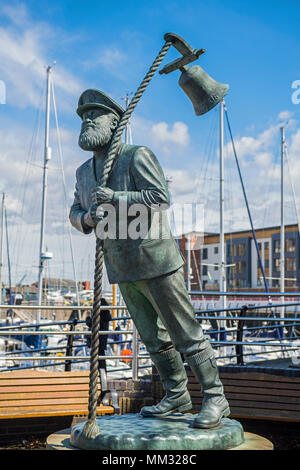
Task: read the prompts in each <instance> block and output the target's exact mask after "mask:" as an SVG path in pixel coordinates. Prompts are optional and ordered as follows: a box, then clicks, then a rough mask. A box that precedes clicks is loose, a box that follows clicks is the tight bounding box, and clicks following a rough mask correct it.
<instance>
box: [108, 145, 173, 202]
mask: <svg viewBox="0 0 300 470" xmlns="http://www.w3.org/2000/svg"><path fill="white" fill-rule="evenodd" d="M130 173H131V176H132V178H133V181H134V184H135V188H136V191H116V192H115V193H114V201H115V202H118V201H119V199H120V198H121V197H122V198H125V199H126V201H127V204H128V206H131V205H132V204H144V205H146V206H147V207H149V208H153V207H155V208H156V209H157V210H159V209H160V208H161V209H167V208H168V207H169V206H170V195H169V190H168V186H167V182H166V179H165V177H164V173H163V170H162V168H161V166H160V164H159V162H158V160H157V158H156V157H155V155H154V154H153V152H151V150H150V149H148V148H147V147H139V148H138V149H137V150H136V151H135V153H134V155H133V157H132V160H131V164H130Z"/></svg>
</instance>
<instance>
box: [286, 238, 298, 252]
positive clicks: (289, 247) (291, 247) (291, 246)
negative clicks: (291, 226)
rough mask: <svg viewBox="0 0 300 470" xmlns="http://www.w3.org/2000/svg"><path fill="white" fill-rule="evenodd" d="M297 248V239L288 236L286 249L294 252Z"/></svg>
mask: <svg viewBox="0 0 300 470" xmlns="http://www.w3.org/2000/svg"><path fill="white" fill-rule="evenodd" d="M295 250H296V240H295V239H294V238H288V239H287V240H286V251H288V252H293V251H295Z"/></svg>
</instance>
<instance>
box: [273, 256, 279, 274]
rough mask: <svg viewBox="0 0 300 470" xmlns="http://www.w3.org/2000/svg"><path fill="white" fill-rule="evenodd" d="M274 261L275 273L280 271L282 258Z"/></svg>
mask: <svg viewBox="0 0 300 470" xmlns="http://www.w3.org/2000/svg"><path fill="white" fill-rule="evenodd" d="M274 261H275V263H274V265H275V271H280V258H276V259H275V260H274Z"/></svg>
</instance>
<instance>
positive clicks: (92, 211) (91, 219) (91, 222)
mask: <svg viewBox="0 0 300 470" xmlns="http://www.w3.org/2000/svg"><path fill="white" fill-rule="evenodd" d="M103 216H104V210H103V209H101V207H97V206H95V205H93V206H91V207H90V208H89V210H88V211H87V212H86V213H85V214H84V219H83V220H84V223H85V224H86V225H88V226H89V227H95V226H96V225H97V224H98V222H100V220H102V219H103Z"/></svg>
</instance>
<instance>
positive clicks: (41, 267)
mask: <svg viewBox="0 0 300 470" xmlns="http://www.w3.org/2000/svg"><path fill="white" fill-rule="evenodd" d="M51 70H52V67H51V66H50V65H49V66H48V67H47V94H46V119H45V144H44V167H43V194H42V215H41V233H40V259H39V280H38V305H41V304H42V289H43V273H44V260H43V258H42V253H43V251H44V236H45V221H46V202H47V176H48V175H47V172H48V161H49V160H50V158H51V149H50V147H49V117H50V74H51ZM40 320H41V312H40V310H38V313H37V319H36V321H37V323H40Z"/></svg>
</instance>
